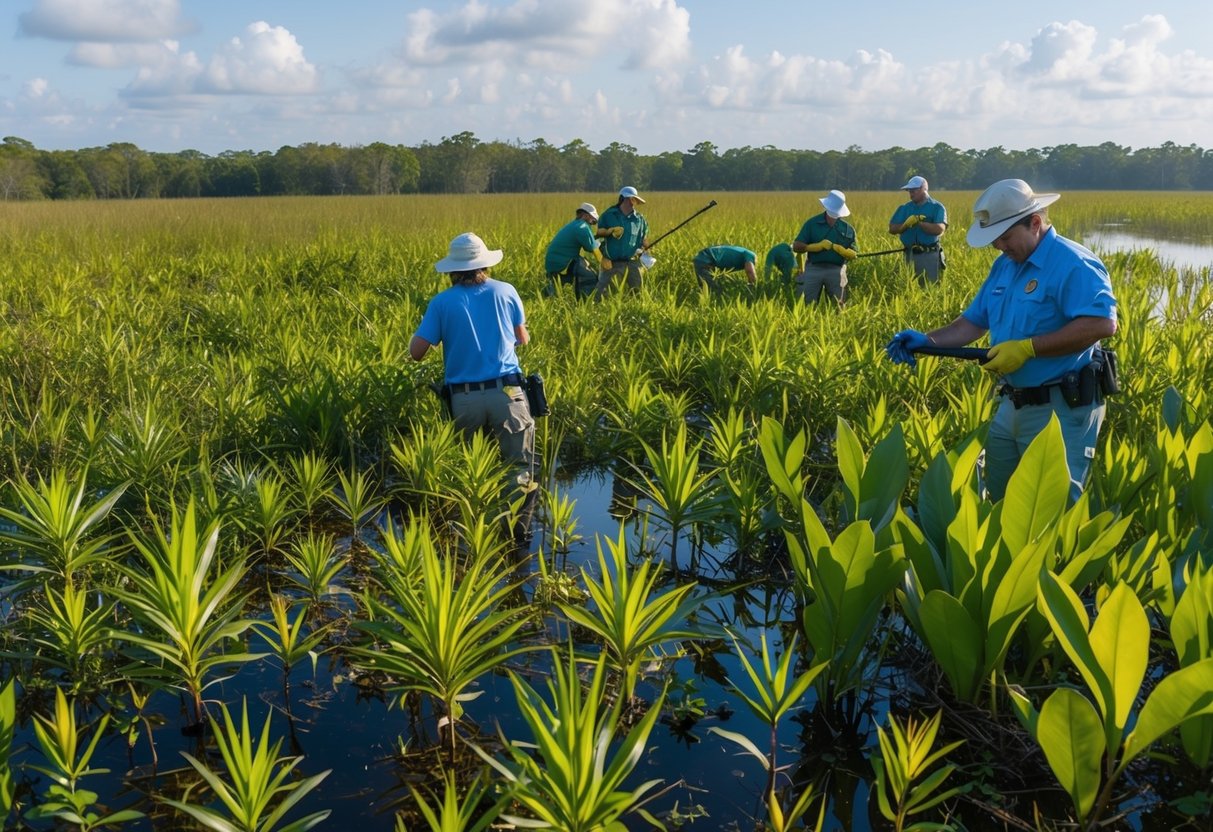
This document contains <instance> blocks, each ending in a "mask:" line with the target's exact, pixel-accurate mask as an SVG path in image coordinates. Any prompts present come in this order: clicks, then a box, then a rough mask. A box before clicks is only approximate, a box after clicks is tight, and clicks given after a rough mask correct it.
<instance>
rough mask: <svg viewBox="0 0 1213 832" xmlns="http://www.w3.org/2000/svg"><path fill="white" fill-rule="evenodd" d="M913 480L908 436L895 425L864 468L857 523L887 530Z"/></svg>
mask: <svg viewBox="0 0 1213 832" xmlns="http://www.w3.org/2000/svg"><path fill="white" fill-rule="evenodd" d="M909 480H910V462H909V460H908V459H907V458H906V439H905V434H904V433H902V430H901V425H894V426H893V429H892V430H891V431H889V433H888V435H886V436H885V437H884V438H883V439H881V440H880V441H879V442H877V443H876V445H875V447H873V448H872V453H871V454H870V455H869V457H868V461H867V465H866V466H865V467H864V472H863V478H862V480H861V481H860V491H859V496H860V502H859V513H858V517H857V519H860V520H869V521H871V523H872V528H873V529H876V530H880V529H883V528H884V527H885V526H887V525H888V524H889V521H890V520H892V519H893V515H894V514H895V513H896V512H897V510H898V508H899V507H900V503H901V495H902V492H903V491H905V488H906V483H908V482H909Z"/></svg>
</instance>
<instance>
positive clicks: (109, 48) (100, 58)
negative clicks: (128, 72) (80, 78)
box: [67, 40, 178, 69]
mask: <svg viewBox="0 0 1213 832" xmlns="http://www.w3.org/2000/svg"><path fill="white" fill-rule="evenodd" d="M165 49H168V50H170V51H174V52H175V51H177V49H178V43H177V41H175V40H165V41H161V42H160V43H103V42H99V41H85V42H83V43H77V44H76V45H75V46H73V47H72V49H71V51H70V52H68V55H67V61H68V63H70V64H76V65H77V66H87V67H93V68H95V69H124V68H126V67H142V66H147V65H149V64H152V65H154V64H159V63H160V62H161V61H162V59H163V53H164V50H165Z"/></svg>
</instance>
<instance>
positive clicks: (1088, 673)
mask: <svg viewBox="0 0 1213 832" xmlns="http://www.w3.org/2000/svg"><path fill="white" fill-rule="evenodd" d="M1036 603H1037V606H1038V608H1039V609H1040V611H1041V612H1043V613H1044V615H1045V617H1046V618H1047V619H1049V625H1050V626H1051V627H1052V628H1053V635H1054V636H1055V637H1056V638H1057V642H1058V644H1060V645H1061V648H1062V649H1063V650H1065V652H1066V655H1067V656H1069V657H1070V661H1072V662H1074V666H1075V667H1077V668H1078V672H1079V673H1081V674H1082V678H1083V679H1084V680H1085V681H1086V683H1087V687H1088V688H1090V690H1091V695H1092V696H1094V697H1095V704H1096V705H1097V706H1098V708H1099V712H1100V713H1102V714H1107V713H1108V709H1109V707H1110V706H1111V703H1112V698H1113V694H1112V682H1111V680H1110V679H1109V678H1108V675H1107V673H1106V672H1105V671H1104V669H1103V668H1102V667H1101V666H1100V664H1099V659H1098V657H1097V656H1096V655H1095V651H1094V650H1092V649H1091V642H1090V637H1089V636H1088V635H1087V625H1088V620H1087V611H1086V609H1085V608H1084V607H1083V605H1082V601H1080V600H1079V598H1078V596H1077V595H1076V594H1075V593H1074V590H1072V589H1070V588H1069V587H1068V586H1066V585H1065V584H1063V583H1061V582H1060V581H1058V580H1057V577H1056V576H1055V575H1054V574H1053V573H1051V572H1047V571H1046V572H1042V573H1041V575H1040V587H1039V588H1038V589H1037V591H1036Z"/></svg>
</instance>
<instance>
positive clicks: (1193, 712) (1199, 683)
mask: <svg viewBox="0 0 1213 832" xmlns="http://www.w3.org/2000/svg"><path fill="white" fill-rule="evenodd" d="M1205 714H1213V658H1208V659H1203V660H1201V661H1199V662H1197V663H1196V664H1194V665H1190V666H1189V667H1184V668H1181V669H1179V670H1177V671H1175V672H1174V673H1172V674H1170V675H1169V676H1167V677H1166V678H1165V679H1163V680H1162V681H1161V682H1159V683H1158V686H1157V687H1155V688H1154V690H1153V691H1152V692H1151V693H1150V696H1149V698H1148V699H1146V704H1144V705H1142V706H1141V712H1140V713H1139V714H1138V715H1137V724H1136V725H1135V726H1134V727H1133V731H1132V732H1131V733H1130V734H1129V737H1128V739H1126V740H1125V750H1124V754H1123V755H1121V760H1120V764H1119V765H1118V766H1117V773H1119V772H1120V771H1123V770H1124V768H1125V767H1126V766H1128V764H1129V763H1130V762H1131V761H1132V760H1133V758H1134V757H1136V756H1137V755H1138V754H1141V753H1142V752H1143V751H1145V750H1146V749H1147V748H1149V747H1150V745H1151V744H1152V743H1153V742H1154V741H1155V740H1157V739H1158V738H1159V737H1161V736H1162V735H1163V734H1166V733H1169V732H1170V731H1173V730H1174V729H1175V728H1176V726H1178V725H1180V724H1181V723H1182V722H1183V721H1184V720H1186V719H1189V718H1191V717H1194V716H1200V715H1205Z"/></svg>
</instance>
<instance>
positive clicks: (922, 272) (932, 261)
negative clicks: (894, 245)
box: [906, 249, 943, 283]
mask: <svg viewBox="0 0 1213 832" xmlns="http://www.w3.org/2000/svg"><path fill="white" fill-rule="evenodd" d="M906 262H907V263H909V264H910V266H911V268H913V269H914V274H916V275H918V279H919V280H920V281H922V282H925V283H937V282H939V274H940V272H941V271H942V269H943V255H942V253H941V252H940V250H939V249H935V250H934V251H920V252H913V251H910V250H909V249H906Z"/></svg>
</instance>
